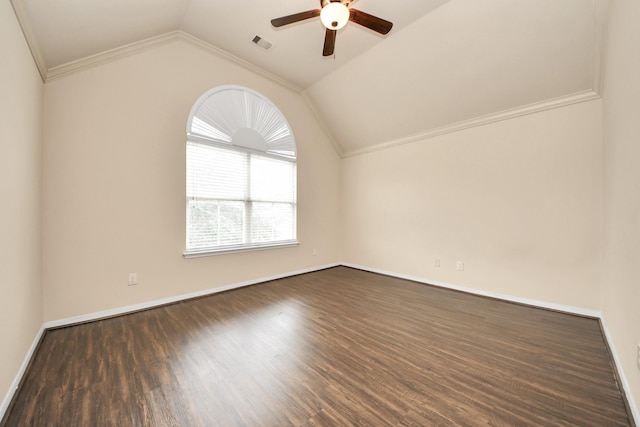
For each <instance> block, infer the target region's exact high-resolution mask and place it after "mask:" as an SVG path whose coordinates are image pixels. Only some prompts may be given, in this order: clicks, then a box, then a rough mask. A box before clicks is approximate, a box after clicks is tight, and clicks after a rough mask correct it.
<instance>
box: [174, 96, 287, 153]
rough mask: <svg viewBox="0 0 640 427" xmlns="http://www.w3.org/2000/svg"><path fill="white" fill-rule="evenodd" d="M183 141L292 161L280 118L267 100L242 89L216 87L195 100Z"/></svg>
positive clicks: (283, 123) (285, 124)
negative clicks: (247, 151) (261, 153)
mask: <svg viewBox="0 0 640 427" xmlns="http://www.w3.org/2000/svg"><path fill="white" fill-rule="evenodd" d="M187 139H188V140H189V141H192V142H204V143H207V142H208V143H213V144H216V145H226V146H237V147H241V148H243V149H249V150H253V151H258V152H263V153H267V154H271V155H275V156H278V157H285V158H288V159H295V158H296V143H295V140H294V138H293V132H292V131H291V127H290V126H289V123H288V122H287V120H286V119H285V117H284V115H283V114H282V113H281V112H280V110H279V109H278V108H277V107H276V106H275V105H273V103H272V102H271V101H269V99H267V98H265V97H264V96H262V95H261V94H259V93H258V92H256V91H253V90H251V89H248V88H245V87H242V86H231V85H227V86H219V87H216V88H213V89H211V90H209V91H207V92H205V93H204V94H203V95H202V96H201V97H200V98H198V100H197V101H196V102H195V104H194V105H193V108H192V109H191V113H190V114H189V119H188V120H187Z"/></svg>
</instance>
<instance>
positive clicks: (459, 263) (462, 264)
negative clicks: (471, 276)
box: [456, 261, 464, 271]
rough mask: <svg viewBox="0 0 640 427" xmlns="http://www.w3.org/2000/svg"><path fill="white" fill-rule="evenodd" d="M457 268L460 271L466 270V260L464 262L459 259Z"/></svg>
mask: <svg viewBox="0 0 640 427" xmlns="http://www.w3.org/2000/svg"><path fill="white" fill-rule="evenodd" d="M456 270H458V271H464V262H462V261H457V262H456Z"/></svg>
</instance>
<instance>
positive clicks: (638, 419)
mask: <svg viewBox="0 0 640 427" xmlns="http://www.w3.org/2000/svg"><path fill="white" fill-rule="evenodd" d="M600 324H601V325H602V331H603V332H604V339H605V340H606V341H607V344H609V349H610V350H611V356H612V357H613V363H614V364H615V365H616V369H617V370H618V375H619V376H620V382H622V384H620V387H621V388H622V391H623V392H624V394H625V395H626V396H627V402H628V403H629V408H631V415H632V416H633V419H634V421H635V425H637V426H640V412H638V408H636V405H635V404H634V403H635V400H633V395H632V394H631V387H630V386H629V382H628V381H627V377H626V376H625V375H624V371H623V370H622V364H621V363H620V358H619V357H618V352H617V351H616V348H615V346H614V345H613V339H612V338H611V333H610V332H609V328H607V322H606V321H605V319H604V317H601V318H600Z"/></svg>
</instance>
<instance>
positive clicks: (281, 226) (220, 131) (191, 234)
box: [185, 87, 297, 256]
mask: <svg viewBox="0 0 640 427" xmlns="http://www.w3.org/2000/svg"><path fill="white" fill-rule="evenodd" d="M224 88H229V87H224ZM224 88H223V89H222V90H219V91H218V92H214V93H213V95H215V94H216V93H218V94H221V95H223V97H222V98H219V97H218V98H216V97H212V96H211V95H212V94H211V93H210V92H208V93H207V94H205V95H204V96H207V95H208V98H207V99H205V100H204V101H202V97H201V99H200V100H199V101H198V102H197V103H196V105H194V110H195V111H194V110H192V114H191V116H190V119H189V122H188V127H187V131H188V138H187V185H186V187H187V188H186V190H187V209H186V211H187V218H186V223H187V230H186V252H185V256H189V255H193V256H198V255H199V254H203V253H204V254H207V253H217V252H226V251H235V250H248V249H257V248H264V247H272V246H282V245H288V244H296V243H297V242H296V194H297V192H296V160H295V143H294V142H293V136H292V134H291V130H290V128H289V126H288V124H287V123H286V120H284V117H282V116H281V113H280V112H279V111H278V110H277V109H275V107H274V106H273V105H272V104H270V103H269V102H268V101H267V100H265V99H264V98H260V95H258V94H256V93H255V92H252V91H248V90H247V89H245V88H238V87H231V89H232V92H229V91H228V90H225V89H224ZM247 91H248V92H247ZM247 95H250V96H249V97H248V96H247ZM212 98H213V99H212ZM209 101H215V102H209ZM230 101H232V103H231V104H232V105H233V108H231V109H225V105H226V103H225V102H230ZM238 104H242V105H241V106H240V107H241V108H239V107H238ZM252 106H253V107H256V108H257V109H258V110H259V112H260V114H256V113H255V112H251V107H252ZM199 111H202V112H203V114H198V112H199ZM240 112H244V113H242V114H246V115H247V117H246V118H245V117H242V114H241V116H240V117H238V114H240ZM276 113H277V114H276ZM229 114H231V115H233V117H232V118H228V117H227V118H225V115H229ZM260 117H263V118H264V119H265V120H267V122H266V124H265V122H264V120H263V121H260V120H259V119H260ZM230 123H236V124H235V125H231V126H230ZM190 131H192V132H190Z"/></svg>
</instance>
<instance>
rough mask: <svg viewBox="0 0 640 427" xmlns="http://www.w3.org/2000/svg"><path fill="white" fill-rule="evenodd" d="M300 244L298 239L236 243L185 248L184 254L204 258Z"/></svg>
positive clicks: (291, 246) (186, 256)
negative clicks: (245, 243)
mask: <svg viewBox="0 0 640 427" xmlns="http://www.w3.org/2000/svg"><path fill="white" fill-rule="evenodd" d="M299 245H300V242H299V241H297V240H286V241H282V242H278V243H265V244H262V245H260V244H257V245H252V246H247V245H236V246H227V247H224V248H218V249H203V250H194V251H187V250H185V251H184V253H183V254H182V256H183V257H185V258H187V259H188V258H202V257H207V256H215V255H224V254H235V253H240V252H252V251H262V250H265V249H282V248H293V247H296V246H299Z"/></svg>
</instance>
